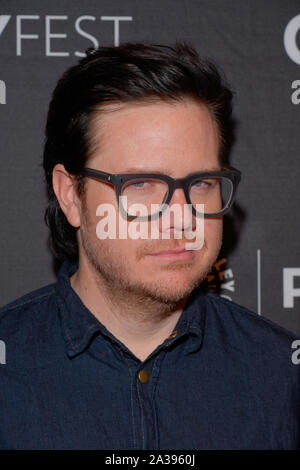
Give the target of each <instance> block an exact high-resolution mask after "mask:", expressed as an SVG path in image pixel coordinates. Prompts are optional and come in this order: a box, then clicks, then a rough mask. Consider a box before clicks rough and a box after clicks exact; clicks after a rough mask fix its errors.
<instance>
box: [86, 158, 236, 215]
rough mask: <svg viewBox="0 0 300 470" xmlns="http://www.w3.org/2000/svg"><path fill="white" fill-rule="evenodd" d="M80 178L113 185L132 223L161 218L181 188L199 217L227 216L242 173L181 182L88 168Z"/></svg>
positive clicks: (158, 175)
mask: <svg viewBox="0 0 300 470" xmlns="http://www.w3.org/2000/svg"><path fill="white" fill-rule="evenodd" d="M80 174H81V175H82V176H88V177H90V178H94V179H96V180H97V181H102V182H105V183H108V184H111V185H112V186H113V187H114V189H115V193H116V197H117V202H118V205H119V209H120V211H121V213H122V215H123V216H124V217H127V218H128V219H129V220H134V219H136V220H151V219H153V218H155V217H159V216H160V215H161V214H162V212H163V211H164V210H165V209H166V208H167V207H168V205H169V203H170V201H171V199H172V196H173V193H174V191H175V189H177V188H182V189H183V191H184V194H185V198H186V201H187V203H188V204H190V207H191V208H192V213H193V214H194V215H195V216H201V217H205V218H214V217H220V216H223V215H225V214H226V213H227V212H228V211H229V210H230V208H231V206H232V203H233V200H234V196H235V193H236V190H237V187H238V184H239V182H240V180H241V172H240V171H239V170H237V169H236V168H233V167H223V168H222V169H221V170H220V171H208V172H197V173H192V174H190V175H188V176H186V177H185V178H177V179H174V178H172V177H171V176H168V175H165V174H162V173H130V174H129V173H124V174H112V173H106V172H105V171H99V170H95V169H92V168H84V169H83V171H82V172H81V173H80ZM201 204H203V205H204V206H201V207H200V209H201V210H199V206H198V207H197V205H201ZM203 207H204V210H203Z"/></svg>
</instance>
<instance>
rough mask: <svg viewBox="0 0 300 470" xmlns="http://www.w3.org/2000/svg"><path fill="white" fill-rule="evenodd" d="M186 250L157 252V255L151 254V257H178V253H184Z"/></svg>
mask: <svg viewBox="0 0 300 470" xmlns="http://www.w3.org/2000/svg"><path fill="white" fill-rule="evenodd" d="M187 251H188V250H185V249H184V248H183V249H182V250H166V251H158V252H157V253H151V255H152V256H158V255H179V254H180V253H186V252H187Z"/></svg>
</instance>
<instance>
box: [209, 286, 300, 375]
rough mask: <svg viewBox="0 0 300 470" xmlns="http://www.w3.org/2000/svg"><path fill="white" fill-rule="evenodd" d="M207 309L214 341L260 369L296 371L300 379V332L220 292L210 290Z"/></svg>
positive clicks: (293, 372)
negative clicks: (225, 296)
mask: <svg viewBox="0 0 300 470" xmlns="http://www.w3.org/2000/svg"><path fill="white" fill-rule="evenodd" d="M206 311H207V313H206V324H207V327H208V328H207V331H206V333H207V335H208V337H209V338H210V341H212V342H213V344H217V345H218V347H221V348H223V350H224V351H225V350H226V351H227V352H228V351H229V352H231V353H232V354H234V356H235V357H239V358H240V360H242V361H243V362H245V363H248V364H251V367H255V368H256V370H257V371H258V370H259V369H261V370H264V371H266V369H268V371H269V372H271V371H274V373H275V371H277V372H278V370H280V371H281V372H282V373H283V374H284V375H285V374H286V375H289V376H290V374H291V373H292V375H294V376H297V377H298V378H297V381H298V383H300V380H299V379H300V364H299V362H300V361H298V362H297V361H296V362H295V360H294V359H295V355H298V356H299V359H300V352H299V348H300V341H299V340H300V336H297V335H296V334H295V333H293V332H291V331H289V330H287V329H285V328H283V327H282V326H280V325H277V324H276V323H274V322H273V321H272V320H269V319H268V318H266V317H264V316H261V315H258V314H257V313H254V312H253V311H251V310H249V309H247V308H246V307H243V306H241V305H239V304H237V303H235V302H232V301H230V300H228V299H225V298H222V297H220V296H218V295H216V294H212V293H209V294H206ZM220 345H222V346H220ZM298 356H297V357H298ZM296 359H297V358H296Z"/></svg>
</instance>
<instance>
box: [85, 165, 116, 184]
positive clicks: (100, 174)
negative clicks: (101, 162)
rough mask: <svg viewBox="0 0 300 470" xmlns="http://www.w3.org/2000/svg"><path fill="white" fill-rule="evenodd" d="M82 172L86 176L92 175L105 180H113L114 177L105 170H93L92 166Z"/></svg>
mask: <svg viewBox="0 0 300 470" xmlns="http://www.w3.org/2000/svg"><path fill="white" fill-rule="evenodd" d="M82 174H83V175H86V176H92V177H94V178H97V179H100V178H101V179H102V180H103V181H107V182H109V183H110V182H111V180H112V177H111V174H110V173H106V172H105V171H100V170H93V169H92V168H84V169H83V170H82Z"/></svg>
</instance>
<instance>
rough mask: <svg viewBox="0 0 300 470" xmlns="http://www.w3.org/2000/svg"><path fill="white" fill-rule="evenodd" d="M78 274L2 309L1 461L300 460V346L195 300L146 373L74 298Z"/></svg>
mask: <svg viewBox="0 0 300 470" xmlns="http://www.w3.org/2000/svg"><path fill="white" fill-rule="evenodd" d="M77 269H78V264H77V263H73V264H72V263H70V262H68V261H65V262H64V264H63V265H62V267H61V269H60V271H59V274H58V278H57V282H56V283H54V284H51V285H48V286H45V287H42V288H41V289H38V290H36V291H34V292H31V293H29V294H27V295H25V296H23V297H21V298H20V299H17V300H16V301H14V302H12V303H10V304H8V305H6V306H5V307H2V308H1V309H0V340H2V341H4V343H5V346H6V363H5V364H0V449H113V450H124V449H126V450H131V449H150V450H154V449H162V450H175V449H188V450H201V449H210V450H211V449H297V448H299V441H300V437H299V424H300V365H298V366H297V365H296V364H294V363H293V362H292V359H291V356H292V353H293V349H292V347H291V345H292V342H293V341H294V340H295V339H297V337H296V336H295V335H294V334H292V333H291V332H288V331H286V330H285V329H283V328H281V327H280V326H278V325H275V324H274V323H272V322H271V321H270V320H268V319H266V318H263V317H259V316H258V315H256V314H255V313H253V312H251V311H249V310H247V309H246V308H243V307H241V306H239V305H237V304H236V303H233V302H230V301H229V300H226V299H224V298H221V297H219V296H217V295H215V294H211V293H209V294H205V293H203V292H201V289H200V288H198V289H195V290H194V291H193V293H192V294H191V296H190V297H189V299H188V302H187V304H186V306H185V308H184V310H183V312H182V314H181V316H180V318H179V320H178V323H177V325H176V326H175V328H174V330H175V331H177V332H178V334H177V336H174V337H173V338H166V339H165V341H164V342H163V343H162V344H160V345H159V346H158V347H157V348H156V349H155V351H153V352H152V354H150V356H149V357H148V358H147V359H146V360H145V361H143V362H142V361H140V360H139V359H138V358H137V357H135V356H134V354H132V353H131V351H130V350H128V348H127V347H126V346H125V345H124V344H122V343H121V342H120V341H119V340H118V339H117V338H116V337H114V336H113V335H112V334H111V333H110V332H109V331H108V330H107V329H106V328H105V327H104V326H103V325H102V324H101V323H100V322H99V321H98V320H97V319H96V318H95V317H94V315H93V314H92V313H91V312H90V311H89V310H88V309H87V308H86V307H85V306H84V304H83V303H82V301H81V299H80V298H79V296H78V295H77V294H76V292H75V291H74V290H73V289H72V287H71V285H70V276H71V275H72V274H73V273H74V272H75V271H76V270H77ZM142 369H145V370H146V371H147V372H148V374H149V380H148V382H147V383H141V382H140V380H139V377H138V373H139V371H140V370H142Z"/></svg>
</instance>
